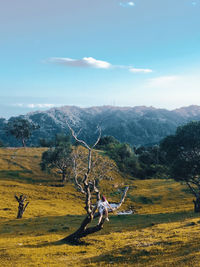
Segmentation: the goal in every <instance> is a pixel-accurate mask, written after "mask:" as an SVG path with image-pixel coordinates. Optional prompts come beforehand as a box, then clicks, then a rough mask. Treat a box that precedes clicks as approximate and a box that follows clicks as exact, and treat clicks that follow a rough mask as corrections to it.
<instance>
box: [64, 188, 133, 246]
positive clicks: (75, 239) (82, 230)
mask: <svg viewBox="0 0 200 267" xmlns="http://www.w3.org/2000/svg"><path fill="white" fill-rule="evenodd" d="M127 191H128V187H126V188H125V190H124V192H123V195H122V198H121V200H120V202H119V203H117V204H114V203H113V204H110V205H111V207H112V208H113V211H115V210H117V209H119V208H120V207H121V205H122V204H123V202H124V200H125V198H126V194H127ZM96 208H97V206H95V207H94V208H93V211H92V212H91V214H88V215H87V216H86V217H85V219H84V220H83V222H82V224H81V226H80V227H79V228H78V229H77V230H76V231H75V232H74V233H72V234H70V235H69V236H67V237H65V238H64V239H63V240H62V241H64V242H67V243H72V244H77V243H79V242H80V239H81V238H83V237H86V236H88V235H90V234H93V233H96V232H98V231H100V230H102V229H103V225H104V223H105V218H103V219H102V220H101V222H100V224H97V225H96V226H93V227H88V225H89V224H90V223H91V222H92V221H93V220H94V219H95V218H98V217H99V216H100V214H99V212H95V211H96ZM108 212H109V213H110V212H111V209H108Z"/></svg>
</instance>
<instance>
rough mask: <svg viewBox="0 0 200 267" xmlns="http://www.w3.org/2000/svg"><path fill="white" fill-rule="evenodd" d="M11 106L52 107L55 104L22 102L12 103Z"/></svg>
mask: <svg viewBox="0 0 200 267" xmlns="http://www.w3.org/2000/svg"><path fill="white" fill-rule="evenodd" d="M12 106H15V107H21V108H52V107H54V106H55V104H22V103H17V104H13V105H12Z"/></svg>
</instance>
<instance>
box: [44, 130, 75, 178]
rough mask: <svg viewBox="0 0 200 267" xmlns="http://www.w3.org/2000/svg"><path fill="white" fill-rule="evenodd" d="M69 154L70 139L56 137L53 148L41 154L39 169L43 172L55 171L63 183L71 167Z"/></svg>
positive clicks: (70, 149)
mask: <svg viewBox="0 0 200 267" xmlns="http://www.w3.org/2000/svg"><path fill="white" fill-rule="evenodd" d="M71 153H72V145H71V142H70V138H69V137H68V136H64V135H62V136H61V135H57V137H56V140H55V147H51V148H49V149H48V150H47V151H45V152H44V153H43V154H42V161H41V163H40V166H41V169H42V170H43V171H44V170H49V171H50V170H51V169H57V170H58V171H59V173H61V174H62V181H63V182H64V181H65V180H66V175H67V173H68V172H69V171H70V169H71V168H70V167H71V166H72V156H71Z"/></svg>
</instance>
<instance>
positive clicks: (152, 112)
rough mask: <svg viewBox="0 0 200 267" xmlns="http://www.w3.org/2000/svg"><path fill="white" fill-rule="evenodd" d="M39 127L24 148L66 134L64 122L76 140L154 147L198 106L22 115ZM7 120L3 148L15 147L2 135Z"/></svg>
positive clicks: (67, 109) (0, 123) (199, 115)
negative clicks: (99, 139) (102, 138)
mask: <svg viewBox="0 0 200 267" xmlns="http://www.w3.org/2000/svg"><path fill="white" fill-rule="evenodd" d="M21 117H24V118H26V119H28V120H31V121H32V122H34V123H35V124H38V125H39V126H40V128H39V129H37V130H35V131H34V132H33V134H32V136H31V138H30V140H29V141H28V145H34V146H35V145H36V146H37V145H39V143H40V142H39V140H40V139H42V138H44V139H47V140H51V139H53V138H54V137H55V135H56V133H69V130H68V127H67V123H66V122H68V123H69V124H70V125H71V127H72V128H73V129H74V130H75V131H76V132H79V138H81V139H83V140H85V141H86V142H88V143H92V142H94V141H95V139H96V138H97V136H98V131H97V126H99V127H100V128H101V130H102V135H103V136H104V135H112V136H114V137H115V138H116V139H117V140H119V141H120V142H126V143H129V144H131V145H135V146H139V145H151V144H157V143H159V142H160V140H161V139H163V138H164V137H165V136H167V135H170V134H173V133H175V131H176V128H177V127H178V126H180V125H183V124H185V123H187V122H189V121H192V120H200V106H194V105H193V106H188V107H182V108H179V109H175V110H171V111H170V110H166V109H157V108H154V107H146V106H136V107H115V106H100V107H89V108H80V107H76V106H63V107H59V108H51V109H49V110H47V111H36V112H32V113H28V114H26V115H22V116H21ZM6 124H7V121H6V120H5V119H3V118H1V119H0V140H2V141H3V143H5V144H6V145H9V146H17V145H19V142H18V141H17V140H16V139H15V138H14V137H12V136H9V135H8V134H6V133H5V131H4V128H5V125H6Z"/></svg>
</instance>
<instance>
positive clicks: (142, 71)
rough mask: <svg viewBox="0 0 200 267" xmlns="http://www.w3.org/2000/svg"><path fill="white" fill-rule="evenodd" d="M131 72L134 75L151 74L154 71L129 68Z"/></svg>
mask: <svg viewBox="0 0 200 267" xmlns="http://www.w3.org/2000/svg"><path fill="white" fill-rule="evenodd" d="M129 71H130V72H132V73H151V72H153V70H151V69H138V68H132V67H131V68H129Z"/></svg>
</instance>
